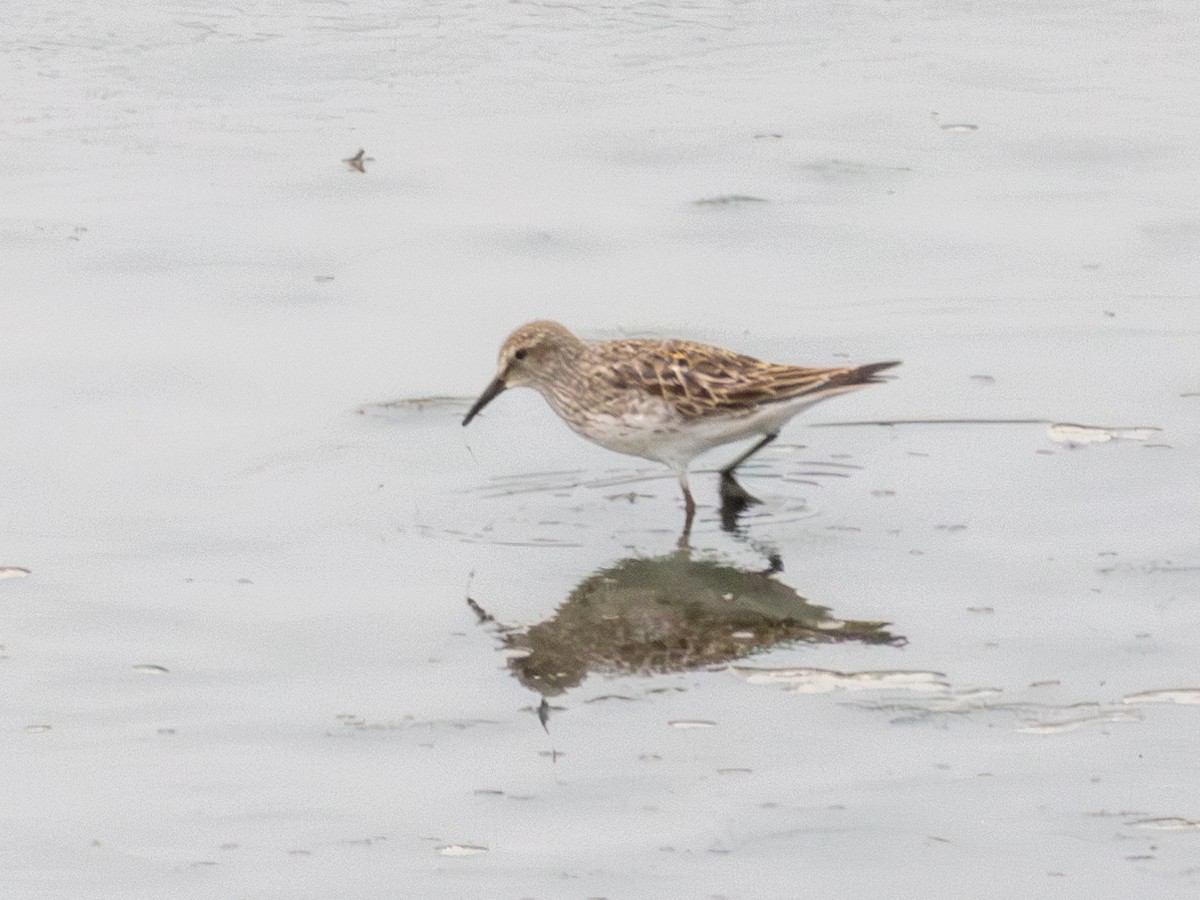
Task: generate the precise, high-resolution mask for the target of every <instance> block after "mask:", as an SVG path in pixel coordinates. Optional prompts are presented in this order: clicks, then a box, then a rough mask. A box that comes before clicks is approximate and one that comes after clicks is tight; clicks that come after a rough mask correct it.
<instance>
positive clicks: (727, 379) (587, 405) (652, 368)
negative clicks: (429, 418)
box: [463, 321, 899, 535]
mask: <svg viewBox="0 0 1200 900" xmlns="http://www.w3.org/2000/svg"><path fill="white" fill-rule="evenodd" d="M897 365H899V362H881V363H870V364H868V365H865V366H846V367H836V368H806V367H802V366H788V365H778V364H775V363H768V362H763V361H762V360H758V359H754V358H753V357H750V356H743V355H742V354H740V353H734V352H733V351H732V350H723V349H721V348H720V347H710V346H708V345H707V344H698V343H694V342H692V341H681V340H666V341H655V340H640V339H629V340H619V341H606V342H604V343H595V342H589V341H584V340H581V339H580V338H578V337H576V336H575V335H574V334H572V333H571V332H570V331H569V330H568V329H567V328H565V327H564V326H562V325H560V324H558V323H557V322H549V321H537V322H529V323H528V324H526V325H522V326H521V327H520V328H518V329H517V330H516V331H514V332H513V333H512V334H510V335H509V336H508V339H507V340H506V341H505V342H504V346H502V347H501V348H500V360H499V366H498V368H497V371H496V377H495V378H494V379H493V380H492V383H491V384H489V385H488V386H487V388H485V389H484V392H483V393H482V394H480V395H479V399H478V400H476V401H475V404H474V405H473V406H472V407H471V409H470V410H469V411H468V412H467V415H466V417H465V418H464V419H463V425H468V424H470V422H471V420H472V419H474V418H475V416H476V415H477V414H478V413H479V411H480V410H481V409H483V408H484V407H485V406H487V405H488V403H490V402H491V401H492V400H493V399H494V398H495V397H496V396H497V395H498V394H500V393H501V392H502V391H504V390H505V389H506V388H510V387H531V388H533V389H534V390H536V391H538V392H539V393H540V394H541V395H542V396H543V397H545V398H546V400H547V402H548V403H549V404H550V406H551V408H552V409H553V410H554V411H555V412H556V413H558V415H559V417H560V418H561V419H562V420H563V421H564V422H566V423H567V424H568V425H569V426H570V427H571V429H572V430H573V431H575V433H576V434H579V435H581V436H583V437H585V438H587V439H588V440H589V441H594V442H595V443H597V444H599V445H600V446H602V447H607V448H608V449H609V450H615V451H616V452H618V453H627V454H629V455H631V456H640V457H643V458H644V459H652V460H656V461H658V462H661V463H665V464H666V465H667V466H669V467H670V468H671V470H672V471H673V472H674V473H675V475H676V477H677V478H678V479H679V486H680V487H681V488H682V489H683V500H684V506H685V510H686V518H685V522H684V534H685V535H686V534H687V533H688V532H690V530H691V524H692V519H693V518H694V517H695V514H696V501H695V500H694V499H692V492H691V489H690V488H689V487H688V478H687V469H688V463H690V462H691V461H692V459H693V458H694V457H696V456H698V455H700V454H701V453H703V452H704V451H706V450H710V449H712V448H713V447H717V446H719V445H721V444H728V443H730V442H732V441H738V440H742V439H745V438H749V437H754V436H758V437H759V440H758V441H757V442H756V443H755V444H754V445H753V446H751V447H750V449H748V450H747V451H746V452H745V453H742V454H741V455H740V456H738V457H737V458H736V459H734V460H733V462H731V463H729V465H727V466H725V467H724V468H723V469H721V480H722V489H723V491H724V490H725V489H726V488H733V489H736V490H738V491H740V488H738V487H737V483H736V482H735V481H734V479H733V472H734V470H735V469H736V468H737V467H738V466H740V465H741V464H742V463H744V462H745V461H746V460H748V459H749V458H750V457H751V456H753V455H754V454H755V453H757V452H758V451H759V450H761V449H762V448H763V447H765V446H767V444H769V443H771V441H773V440H775V438H777V437H778V436H779V431H780V429H781V428H783V426H784V425H785V424H787V422H788V421H789V420H790V419H791V418H792V417H793V416H795V415H796V414H797V413H798V412H800V411H801V410H803V409H807V408H808V407H810V406H812V405H813V404H814V403H819V402H820V401H822V400H824V399H825V398H827V397H832V396H834V395H835V394H844V393H846V392H847V391H853V390H856V389H858V388H860V387H863V386H865V385H868V384H876V383H878V382H879V381H880V379H878V378H876V377H875V375H876V373H878V372H882V371H883V370H884V369H890V368H891V367H892V366H897ZM745 496H748V495H745Z"/></svg>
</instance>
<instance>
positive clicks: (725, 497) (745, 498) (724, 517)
mask: <svg viewBox="0 0 1200 900" xmlns="http://www.w3.org/2000/svg"><path fill="white" fill-rule="evenodd" d="M759 503H762V501H761V500H759V499H758V498H757V497H755V496H754V495H753V494H751V493H750V492H749V491H747V490H746V489H745V488H744V487H742V486H741V485H740V484H738V481H737V479H736V478H734V477H733V474H732V473H731V472H722V473H721V527H722V528H723V529H724V530H725V531H729V532H733V531H736V530H737V528H738V518H739V517H740V516H741V515H742V513H744V512H745V511H746V510H747V509H749V508H750V507H751V506H755V505H756V504H759Z"/></svg>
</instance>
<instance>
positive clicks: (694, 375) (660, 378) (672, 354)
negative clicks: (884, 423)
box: [596, 340, 897, 418]
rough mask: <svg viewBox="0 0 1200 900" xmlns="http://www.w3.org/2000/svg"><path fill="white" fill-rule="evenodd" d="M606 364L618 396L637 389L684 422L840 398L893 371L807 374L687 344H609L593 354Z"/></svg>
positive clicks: (840, 370) (807, 371) (881, 365)
mask: <svg viewBox="0 0 1200 900" xmlns="http://www.w3.org/2000/svg"><path fill="white" fill-rule="evenodd" d="M596 349H597V350H599V351H600V353H601V355H602V356H603V359H604V361H605V362H607V363H609V366H608V371H609V376H608V377H609V380H610V384H611V386H612V387H613V388H615V389H616V390H628V389H640V390H644V391H647V392H649V393H650V394H653V395H655V396H658V397H661V398H662V399H663V400H666V401H667V402H668V403H670V404H671V405H672V406H673V407H675V409H676V410H678V411H679V413H680V414H681V415H683V416H684V417H685V418H697V417H700V416H704V415H712V414H714V413H718V414H719V413H728V414H731V415H734V414H737V413H740V412H746V411H749V410H751V409H754V408H755V407H757V406H759V405H760V404H763V403H776V402H780V401H784V400H791V399H794V398H797V397H802V396H805V395H819V394H822V393H825V392H841V391H844V390H846V389H847V388H849V387H853V386H856V385H859V384H869V383H871V382H874V381H877V380H878V379H876V378H874V377H873V376H874V374H875V373H876V372H879V371H882V370H883V369H886V368H889V367H891V366H894V365H897V363H894V362H887V363H874V364H871V365H867V366H860V367H858V368H850V367H848V368H828V369H821V368H805V367H802V366H786V365H778V364H775V363H767V362H763V361H762V360H758V359H754V358H753V357H750V356H743V355H742V354H740V353H734V352H733V351H731V350H724V349H721V348H720V347H710V346H708V345H706V344H696V343H692V342H691V341H648V340H628V341H613V342H611V343H609V344H603V345H600V346H599V347H597V348H596Z"/></svg>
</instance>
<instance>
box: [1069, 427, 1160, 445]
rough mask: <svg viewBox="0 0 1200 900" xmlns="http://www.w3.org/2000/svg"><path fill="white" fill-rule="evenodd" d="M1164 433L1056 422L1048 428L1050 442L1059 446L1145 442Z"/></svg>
mask: <svg viewBox="0 0 1200 900" xmlns="http://www.w3.org/2000/svg"><path fill="white" fill-rule="evenodd" d="M1160 431H1162V429H1161V428H1104V427H1102V426H1098V425H1075V424H1072V423H1070V422H1055V423H1054V424H1053V425H1049V426H1047V428H1046V433H1047V434H1048V435H1049V436H1050V440H1052V441H1055V442H1056V443H1059V444H1104V443H1107V442H1108V441H1117V440H1122V441H1145V440H1149V439H1150V438H1152V437H1153V436H1154V435H1156V434H1158V433H1159V432H1160Z"/></svg>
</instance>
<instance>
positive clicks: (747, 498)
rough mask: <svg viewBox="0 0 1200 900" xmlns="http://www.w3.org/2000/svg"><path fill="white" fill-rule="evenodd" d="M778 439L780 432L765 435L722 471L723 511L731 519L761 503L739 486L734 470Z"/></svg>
mask: <svg viewBox="0 0 1200 900" xmlns="http://www.w3.org/2000/svg"><path fill="white" fill-rule="evenodd" d="M777 437H779V432H777V431H776V432H774V433H772V434H768V435H765V436H764V437H763V439H762V440H761V441H759V442H758V443H757V444H755V445H754V446H753V447H751V448H750V449H749V450H747V451H746V452H745V453H743V454H742V455H741V456H739V457H738V458H737V459H735V460H734V461H733V462H731V463H730V464H729V465H727V466H726V467H725V468H723V469H722V470H721V511H722V513H723V514H724V513H725V511H726V510H730V511H731V513H730V515H731V517H732V518H733V519H734V520H736V519H737V516H738V515H739V514H740V513H741V512H742V511H743V510H744V509H745V508H746V507H747V506H752V505H753V504H755V503H760V502H761V501H760V500H759V499H758V498H757V497H755V496H754V495H753V494H751V493H750V492H749V491H747V490H746V489H745V488H744V487H742V486H741V485H740V484H738V482H737V479H736V478H734V477H733V470H734V469H736V468H737V467H738V466H740V465H741V464H742V463H744V462H745V461H746V460H748V459H749V458H750V457H752V456H753V455H754V454H755V453H757V452H758V451H759V450H761V449H762V448H763V447H765V446H767V444H769V443H771V441H773V440H775V438H777ZM723 517H724V516H723ZM726 530H728V529H726Z"/></svg>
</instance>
